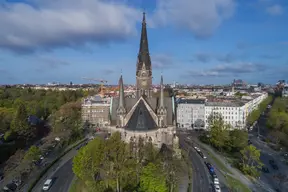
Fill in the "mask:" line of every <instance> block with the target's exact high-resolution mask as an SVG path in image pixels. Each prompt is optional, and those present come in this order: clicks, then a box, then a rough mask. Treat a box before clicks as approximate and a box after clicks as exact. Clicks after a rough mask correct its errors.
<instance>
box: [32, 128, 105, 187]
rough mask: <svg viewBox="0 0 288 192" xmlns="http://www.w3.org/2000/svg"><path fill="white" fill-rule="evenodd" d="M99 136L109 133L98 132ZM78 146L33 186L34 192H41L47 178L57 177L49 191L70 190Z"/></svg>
mask: <svg viewBox="0 0 288 192" xmlns="http://www.w3.org/2000/svg"><path fill="white" fill-rule="evenodd" d="M96 136H98V137H102V138H105V137H106V136H107V133H105V132H98V133H97V135H96ZM77 152H78V151H77V150H76V148H74V149H72V150H71V151H70V152H69V153H67V154H66V155H65V156H64V157H62V158H61V159H60V160H59V162H57V163H56V164H55V165H53V166H52V167H51V168H50V169H49V170H48V171H47V173H46V174H45V175H44V176H43V177H42V178H41V179H40V181H39V182H38V183H37V185H36V186H35V187H34V188H33V190H32V192H41V191H42V187H43V185H44V183H45V181H46V180H47V179H50V178H53V179H55V180H54V182H53V185H52V187H51V188H50V190H49V191H52V192H68V191H69V187H70V185H71V183H72V181H73V178H74V173H73V171H72V160H73V157H74V156H75V155H76V154H77Z"/></svg>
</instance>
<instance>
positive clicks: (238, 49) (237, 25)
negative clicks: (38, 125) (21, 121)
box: [0, 0, 288, 84]
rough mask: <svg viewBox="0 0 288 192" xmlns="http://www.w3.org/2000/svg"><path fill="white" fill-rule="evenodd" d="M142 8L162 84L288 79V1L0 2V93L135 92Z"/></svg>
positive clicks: (157, 78) (155, 70) (155, 69)
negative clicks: (23, 86) (45, 89)
mask: <svg viewBox="0 0 288 192" xmlns="http://www.w3.org/2000/svg"><path fill="white" fill-rule="evenodd" d="M144 9H145V11H146V12H147V22H148V39H149V48H150V55H151V59H152V66H153V81H154V83H155V84H158V83H159V81H160V74H161V72H162V73H163V75H164V81H165V82H166V83H172V82H173V81H176V82H179V83H187V84H228V83H230V82H231V81H232V80H233V79H243V80H244V81H247V82H249V83H257V82H264V83H275V82H276V81H277V80H279V79H285V80H288V78H287V76H288V75H287V74H288V54H287V53H288V37H287V34H288V13H287V11H288V1H287V0H145V1H144V0H81V1H80V0H58V1H51V0H25V1H24V0H22V1H20V0H0V26H1V29H0V84H10V83H11V84H14V83H48V82H53V81H54V82H62V83H69V82H70V81H72V82H73V83H88V82H89V81H87V80H83V79H81V77H89V78H96V79H106V80H108V83H109V84H116V83H117V80H118V78H119V76H120V74H121V69H122V73H123V77H124V83H127V84H128V83H129V84H134V83H135V70H136V58H137V53H138V49H139V40H140V27H141V19H142V11H143V10H144Z"/></svg>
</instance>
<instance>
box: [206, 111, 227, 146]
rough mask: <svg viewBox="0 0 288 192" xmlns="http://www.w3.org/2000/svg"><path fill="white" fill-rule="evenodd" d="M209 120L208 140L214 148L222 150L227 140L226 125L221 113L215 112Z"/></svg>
mask: <svg viewBox="0 0 288 192" xmlns="http://www.w3.org/2000/svg"><path fill="white" fill-rule="evenodd" d="M208 121H209V136H210V137H209V142H210V143H211V144H212V145H213V146H214V147H216V148H218V149H220V150H222V149H223V147H224V146H225V144H226V143H227V141H228V140H229V132H228V127H229V126H228V125H227V124H225V122H224V120H223V118H222V116H221V114H219V113H215V114H213V115H211V116H210V117H209V119H208Z"/></svg>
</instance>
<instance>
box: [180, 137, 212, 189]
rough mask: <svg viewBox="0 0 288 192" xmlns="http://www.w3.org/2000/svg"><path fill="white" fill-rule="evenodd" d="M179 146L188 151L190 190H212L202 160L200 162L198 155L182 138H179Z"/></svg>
mask: <svg viewBox="0 0 288 192" xmlns="http://www.w3.org/2000/svg"><path fill="white" fill-rule="evenodd" d="M179 142H180V146H181V147H182V148H183V149H185V150H187V151H188V156H189V160H190V161H191V163H192V170H193V172H192V174H193V175H192V179H193V181H192V187H193V190H192V191H197V192H198V191H199V192H206V191H207V192H208V191H212V190H211V187H210V183H211V182H212V181H210V175H209V173H208V171H207V169H206V166H205V164H204V163H203V162H201V159H200V157H199V155H198V154H197V153H196V152H195V150H194V149H193V147H191V146H189V145H188V144H187V143H186V142H185V139H184V138H181V139H180V138H179Z"/></svg>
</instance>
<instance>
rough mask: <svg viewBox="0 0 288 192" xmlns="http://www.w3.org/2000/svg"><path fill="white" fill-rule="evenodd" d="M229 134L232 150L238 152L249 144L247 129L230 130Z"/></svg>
mask: <svg viewBox="0 0 288 192" xmlns="http://www.w3.org/2000/svg"><path fill="white" fill-rule="evenodd" d="M229 135H230V137H229V138H230V139H229V144H230V147H231V150H232V151H234V152H237V151H239V150H242V149H243V148H244V147H246V146H247V145H248V133H247V132H246V131H243V130H239V129H234V130H232V131H230V133H229Z"/></svg>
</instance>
